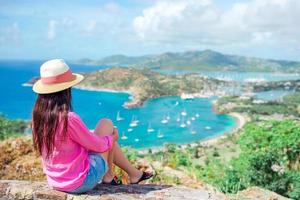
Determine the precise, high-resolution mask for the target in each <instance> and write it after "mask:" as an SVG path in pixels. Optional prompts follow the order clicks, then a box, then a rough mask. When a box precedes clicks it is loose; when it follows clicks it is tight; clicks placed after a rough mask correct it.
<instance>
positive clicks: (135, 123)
mask: <svg viewBox="0 0 300 200" xmlns="http://www.w3.org/2000/svg"><path fill="white" fill-rule="evenodd" d="M138 122H139V121H138V120H136V119H135V117H134V116H132V119H131V122H130V124H129V126H130V127H136V126H137V125H138Z"/></svg>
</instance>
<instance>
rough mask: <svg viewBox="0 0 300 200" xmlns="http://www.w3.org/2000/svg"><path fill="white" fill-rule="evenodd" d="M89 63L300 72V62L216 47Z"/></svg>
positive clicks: (212, 69)
mask: <svg viewBox="0 0 300 200" xmlns="http://www.w3.org/2000/svg"><path fill="white" fill-rule="evenodd" d="M79 62H81V63H85V64H97V65H119V66H129V67H137V68H144V67H146V68H153V69H162V70H188V71H246V72H247V71H249V72H300V62H295V61H284V60H271V59H262V58H253V57H245V56H237V55H226V54H222V53H219V52H216V51H212V50H204V51H186V52H181V53H170V52H168V53H163V54H158V55H145V56H137V57H130V56H125V55H113V56H109V57H105V58H102V59H100V60H87V59H85V60H81V61H79Z"/></svg>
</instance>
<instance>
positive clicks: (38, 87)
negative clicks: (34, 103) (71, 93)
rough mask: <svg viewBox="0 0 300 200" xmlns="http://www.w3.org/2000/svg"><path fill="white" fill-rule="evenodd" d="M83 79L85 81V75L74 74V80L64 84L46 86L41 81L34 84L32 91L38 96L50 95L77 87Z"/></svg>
mask: <svg viewBox="0 0 300 200" xmlns="http://www.w3.org/2000/svg"><path fill="white" fill-rule="evenodd" d="M83 79H84V76H83V75H81V74H76V73H73V78H72V79H71V80H70V81H67V82H63V83H55V84H45V83H43V82H42V81H41V80H38V81H37V82H35V83H34V85H33V87H32V90H33V91H34V92H35V93H38V94H50V93H54V92H59V91H62V90H65V89H67V88H70V87H72V86H74V85H77V84H78V83H80V82H81V81H82V80H83Z"/></svg>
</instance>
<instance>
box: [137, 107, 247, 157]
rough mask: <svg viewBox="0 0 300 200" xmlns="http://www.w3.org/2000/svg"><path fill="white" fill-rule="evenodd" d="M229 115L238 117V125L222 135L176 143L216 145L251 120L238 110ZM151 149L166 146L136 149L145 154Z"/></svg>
mask: <svg viewBox="0 0 300 200" xmlns="http://www.w3.org/2000/svg"><path fill="white" fill-rule="evenodd" d="M227 115H230V116H231V117H233V118H235V119H236V122H237V124H236V126H235V127H234V128H233V129H231V130H228V131H225V132H224V133H223V134H220V135H216V136H213V137H210V138H206V139H203V140H198V141H194V142H191V143H186V144H176V145H178V146H181V148H186V147H187V146H188V145H190V146H196V145H198V144H199V143H200V144H201V145H203V146H210V145H214V144H217V143H218V142H219V141H220V140H222V139H224V138H226V137H227V136H228V135H229V134H234V133H236V132H237V131H239V130H240V129H242V128H243V127H244V125H245V124H246V123H247V122H249V121H250V119H249V118H248V116H246V115H244V114H241V113H237V112H232V113H229V114H227ZM150 149H151V151H152V152H158V151H163V150H164V149H165V147H164V146H159V147H150V148H145V149H140V150H139V149H136V150H137V152H138V153H139V154H141V155H144V154H148V151H149V150H150Z"/></svg>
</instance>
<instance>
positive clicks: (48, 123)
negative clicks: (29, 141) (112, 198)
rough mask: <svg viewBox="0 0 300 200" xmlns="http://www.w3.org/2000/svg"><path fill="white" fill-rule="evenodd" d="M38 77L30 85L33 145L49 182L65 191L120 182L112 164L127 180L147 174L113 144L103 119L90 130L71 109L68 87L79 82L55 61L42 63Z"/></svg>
mask: <svg viewBox="0 0 300 200" xmlns="http://www.w3.org/2000/svg"><path fill="white" fill-rule="evenodd" d="M40 75H41V78H40V79H39V80H38V81H37V82H36V83H35V84H34V85H33V91H34V92H36V93H37V94H38V97H37V100H36V103H35V105H34V108H33V111H32V122H33V123H32V130H33V131H32V132H33V143H34V147H35V149H36V150H37V151H38V152H39V154H40V155H41V156H42V161H43V170H44V173H45V174H46V176H47V180H48V183H49V185H50V186H52V187H53V188H54V189H57V190H61V191H66V192H70V193H83V192H86V191H89V190H91V189H93V188H94V187H95V186H96V184H97V183H98V182H99V181H101V180H102V183H105V184H112V185H117V184H122V183H120V181H117V180H116V179H117V177H115V175H114V171H113V164H115V165H117V166H119V167H120V168H121V169H123V170H124V171H126V172H127V173H128V175H129V177H130V183H132V184H137V183H139V182H141V181H143V180H146V179H149V178H151V177H152V176H153V175H152V174H151V173H146V172H142V171H139V170H137V169H136V168H134V167H133V166H132V165H131V163H130V162H129V161H128V159H127V158H126V157H125V156H124V154H123V152H122V150H121V148H120V146H119V145H118V143H117V140H118V138H119V134H118V130H117V129H116V128H114V126H113V124H112V122H111V121H110V120H109V119H102V120H100V121H99V122H98V124H97V126H96V128H95V131H94V132H93V133H92V132H90V131H89V130H88V128H87V127H86V125H85V124H84V123H83V121H82V120H81V119H80V117H79V116H78V115H77V114H76V113H74V112H72V105H71V87H72V86H74V85H76V84H78V83H79V82H80V81H82V80H83V76H82V75H80V74H75V73H72V71H71V70H70V68H69V67H68V65H67V64H66V63H65V62H64V61H63V60H61V59H55V60H50V61H47V62H45V63H44V64H43V65H42V66H41V68H40Z"/></svg>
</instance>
